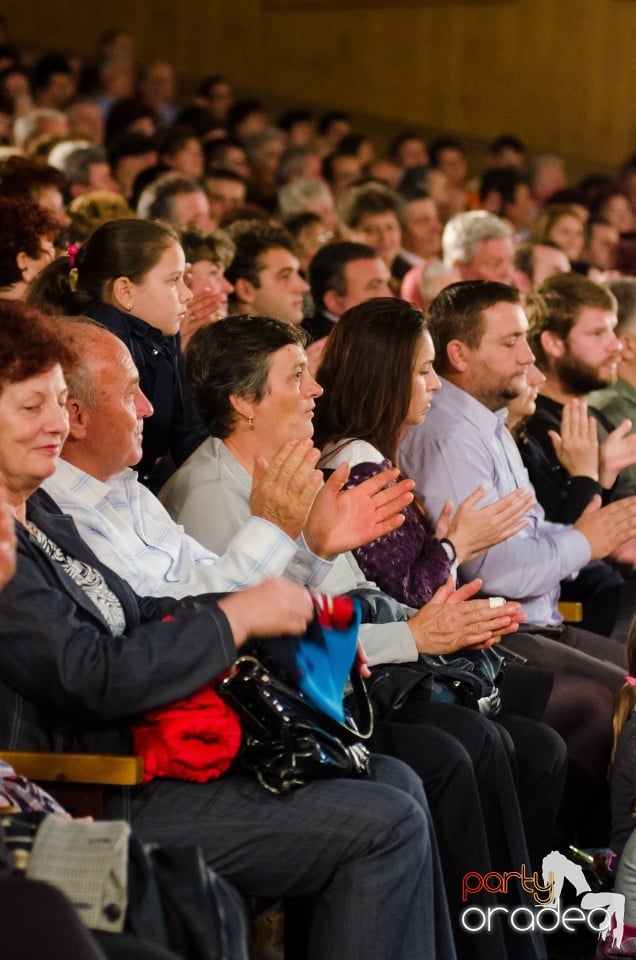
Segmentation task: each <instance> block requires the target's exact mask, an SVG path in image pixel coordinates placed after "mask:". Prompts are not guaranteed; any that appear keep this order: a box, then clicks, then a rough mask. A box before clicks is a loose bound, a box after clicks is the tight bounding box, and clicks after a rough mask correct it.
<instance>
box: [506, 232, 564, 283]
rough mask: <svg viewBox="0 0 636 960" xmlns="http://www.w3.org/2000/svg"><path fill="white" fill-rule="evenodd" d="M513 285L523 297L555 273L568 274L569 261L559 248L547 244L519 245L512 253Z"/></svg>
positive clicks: (552, 243)
mask: <svg viewBox="0 0 636 960" xmlns="http://www.w3.org/2000/svg"><path fill="white" fill-rule="evenodd" d="M514 267H515V282H514V285H515V287H517V289H518V290H519V291H520V292H521V293H522V294H523V296H524V297H525V296H526V295H527V294H529V293H530V292H531V291H533V290H536V289H537V287H540V286H541V284H542V283H543V281H544V280H547V279H548V278H549V277H553V276H555V275H556V274H557V273H569V272H570V261H569V260H568V258H567V257H566V255H565V254H564V252H563V250H562V249H561V247H560V246H559V245H558V244H556V243H554V242H553V241H549V242H547V243H520V244H519V245H518V246H517V247H516V248H515V252H514Z"/></svg>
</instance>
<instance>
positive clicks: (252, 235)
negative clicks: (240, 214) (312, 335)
mask: <svg viewBox="0 0 636 960" xmlns="http://www.w3.org/2000/svg"><path fill="white" fill-rule="evenodd" d="M228 234H229V236H230V237H231V239H232V241H233V243H234V244H235V246H236V250H235V252H234V259H233V260H232V262H231V264H230V265H229V267H228V268H227V270H226V277H227V279H228V280H229V281H230V283H231V284H233V285H234V292H233V293H232V294H231V297H230V313H232V314H243V313H251V314H260V315H262V316H270V317H277V318H278V319H279V320H284V321H285V322H286V323H293V324H296V325H300V324H301V323H302V319H303V294H304V293H306V292H307V290H309V285H308V284H307V283H306V282H305V280H303V278H302V276H301V275H300V264H299V261H298V257H297V256H296V254H295V252H294V241H293V239H292V237H291V235H290V234H289V233H288V232H287V230H285V229H284V228H283V227H276V226H272V225H271V224H270V223H267V222H265V221H260V220H238V221H237V222H236V223H235V224H233V226H232V227H230V228H229V230H228Z"/></svg>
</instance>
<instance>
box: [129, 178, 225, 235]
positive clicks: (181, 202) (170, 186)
mask: <svg viewBox="0 0 636 960" xmlns="http://www.w3.org/2000/svg"><path fill="white" fill-rule="evenodd" d="M137 215H138V216H139V217H141V218H142V219H144V220H161V221H162V223H167V224H170V226H172V227H175V228H176V229H177V230H184V229H186V228H188V229H196V230H202V231H203V232H207V231H210V230H213V229H214V222H213V221H212V219H211V218H210V204H209V202H208V198H207V195H206V193H205V190H204V189H203V187H202V186H201V185H200V183H199V182H198V181H197V180H193V179H192V178H190V177H186V176H184V175H183V174H182V173H177V172H176V171H175V172H173V173H164V174H162V175H161V176H159V177H157V178H156V180H153V181H152V182H151V183H150V184H148V186H147V187H144V189H143V190H142V191H141V195H140V197H139V200H138V202H137Z"/></svg>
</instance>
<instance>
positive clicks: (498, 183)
mask: <svg viewBox="0 0 636 960" xmlns="http://www.w3.org/2000/svg"><path fill="white" fill-rule="evenodd" d="M479 200H480V202H481V207H482V209H484V210H487V211H488V212H489V213H494V214H496V215H497V216H498V217H501V219H502V220H504V221H505V222H506V223H509V224H510V226H511V228H512V230H513V233H514V235H515V237H516V238H519V239H521V238H522V239H527V236H528V234H529V232H530V227H531V225H532V221H533V220H534V217H535V214H536V208H535V204H534V199H533V196H532V193H531V190H530V183H529V181H528V179H527V178H526V177H524V176H523V175H522V174H521V173H520V172H519V171H518V170H515V169H512V168H511V167H494V168H492V169H490V170H486V172H485V173H484V175H483V177H482V178H481V183H480V185H479Z"/></svg>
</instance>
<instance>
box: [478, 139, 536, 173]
mask: <svg viewBox="0 0 636 960" xmlns="http://www.w3.org/2000/svg"><path fill="white" fill-rule="evenodd" d="M525 161H526V148H525V147H524V145H523V143H522V142H521V140H520V139H519V137H515V136H510V135H509V134H502V135H501V136H500V137H495V139H494V140H492V141H491V143H490V144H489V145H488V153H487V155H486V166H487V167H489V168H493V169H494V168H496V167H499V168H506V169H508V170H521V169H522V168H523V167H524V165H525Z"/></svg>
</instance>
